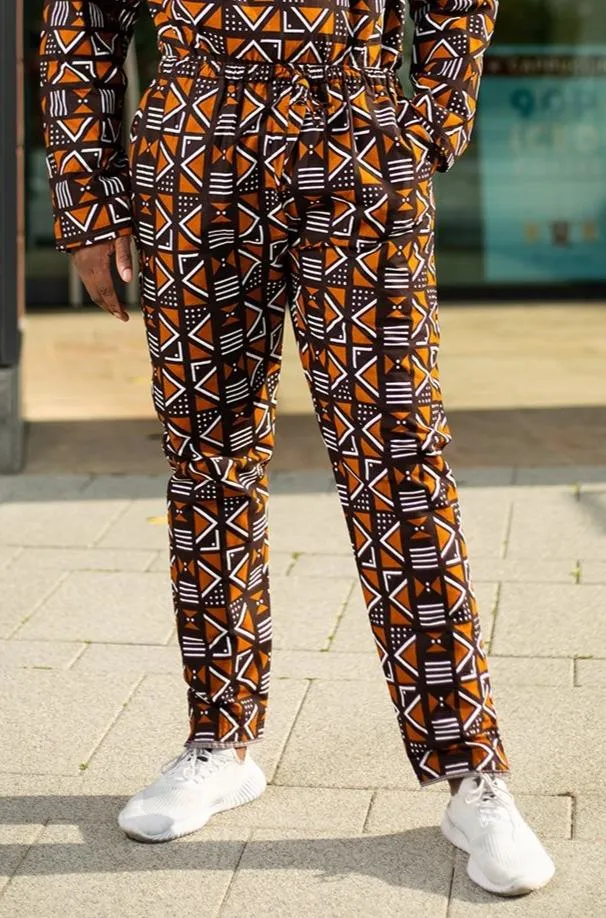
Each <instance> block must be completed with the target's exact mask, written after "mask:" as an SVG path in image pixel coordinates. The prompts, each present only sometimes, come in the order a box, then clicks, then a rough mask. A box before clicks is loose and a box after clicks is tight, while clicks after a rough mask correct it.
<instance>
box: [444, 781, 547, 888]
mask: <svg viewBox="0 0 606 918" xmlns="http://www.w3.org/2000/svg"><path fill="white" fill-rule="evenodd" d="M440 828H441V829H442V832H443V833H444V835H445V836H446V838H447V839H448V840H449V841H450V842H452V843H453V845H456V846H457V847H458V848H462V849H463V851H467V853H468V854H469V861H468V863H467V873H468V875H469V876H470V877H471V879H472V880H473V881H474V883H477V884H478V886H482V887H483V888H484V889H486V890H488V892H492V893H500V895H502V896H519V895H522V894H524V893H529V892H532V890H533V889H539V887H541V886H545V884H546V883H548V882H549V881H550V880H551V878H552V876H553V875H554V873H555V865H554V863H553V861H552V860H551V858H550V857H549V855H548V854H547V852H546V851H545V849H544V848H543V845H542V844H541V842H540V841H539V839H538V838H537V836H536V835H535V833H534V832H533V831H532V829H531V828H530V826H529V825H528V824H527V823H526V822H525V821H524V818H523V816H522V814H521V813H520V812H519V810H518V808H517V806H516V804H515V801H514V799H513V797H512V796H511V793H510V791H509V789H508V787H507V785H506V783H505V781H504V780H503V779H502V778H499V777H497V776H496V775H494V774H488V773H487V772H478V773H477V774H475V775H470V776H469V777H467V778H464V779H463V780H462V781H461V784H460V786H459V789H458V791H457V793H456V794H454V795H453V796H452V797H451V798H450V801H449V803H448V806H447V807H446V812H445V813H444V817H443V819H442V824H441V826H440Z"/></svg>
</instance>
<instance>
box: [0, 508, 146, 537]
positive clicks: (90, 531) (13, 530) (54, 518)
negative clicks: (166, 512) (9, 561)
mask: <svg viewBox="0 0 606 918" xmlns="http://www.w3.org/2000/svg"><path fill="white" fill-rule="evenodd" d="M127 506H128V505H127V503H126V501H106V500H97V501H93V500H91V501H86V502H85V501H79V500H55V501H51V500H49V501H47V502H37V503H36V504H35V505H34V504H33V503H32V502H27V501H14V502H10V503H4V504H0V543H1V544H3V545H27V546H30V547H31V546H38V545H47V546H54V547H69V546H73V547H75V548H81V547H82V546H84V545H93V544H94V543H95V542H96V541H97V540H98V539H99V538H100V537H101V536H102V535H103V533H104V532H105V530H106V529H107V527H108V526H109V525H110V523H112V522H113V521H114V520H115V519H117V518H118V517H119V516H120V514H121V513H123V512H124V510H125V509H126V507H127Z"/></svg>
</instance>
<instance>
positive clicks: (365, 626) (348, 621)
mask: <svg viewBox="0 0 606 918" xmlns="http://www.w3.org/2000/svg"><path fill="white" fill-rule="evenodd" d="M474 592H475V594H476V598H477V602H478V609H479V616H480V623H481V626H482V629H483V632H484V641H485V643H486V646H487V647H488V646H490V638H491V632H492V623H493V617H494V609H495V607H496V603H497V595H498V584H496V583H477V584H474ZM330 649H331V650H337V651H339V652H341V651H349V652H355V653H358V652H360V651H363V652H369V651H370V650H374V651H375V653H376V649H375V642H374V639H373V636H372V631H371V628H370V624H369V621H368V613H367V611H366V606H365V604H364V598H363V595H362V590H361V587H360V586H359V584H358V583H355V585H354V587H353V592H352V594H351V598H350V599H349V601H348V602H347V605H346V606H345V609H344V611H343V615H342V616H341V617H340V619H339V622H338V624H337V627H336V630H335V633H334V637H333V639H332V640H331V642H330Z"/></svg>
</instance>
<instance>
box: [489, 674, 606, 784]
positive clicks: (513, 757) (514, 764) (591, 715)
mask: <svg viewBox="0 0 606 918" xmlns="http://www.w3.org/2000/svg"><path fill="white" fill-rule="evenodd" d="M494 698H495V705H496V708H497V713H498V715H499V720H500V724H501V733H502V736H503V741H504V743H505V748H506V751H507V755H508V756H509V759H510V765H511V770H512V773H511V776H510V778H509V781H510V784H511V788H512V790H513V791H514V792H515V793H525V794H572V795H576V794H581V793H592V792H593V791H594V790H595V788H596V787H599V786H601V785H602V784H603V769H602V761H601V756H599V755H593V754H592V750H594V749H595V742H596V737H601V736H603V735H604V733H605V732H606V708H605V706H604V705H603V704H599V703H598V704H596V693H595V689H594V688H593V687H587V688H585V687H582V688H571V687H570V686H568V685H563V686H544V685H534V686H528V687H524V686H519V687H518V686H503V687H502V688H499V687H498V685H495V691H494ZM579 750H581V752H579ZM585 750H588V754H584V751H585Z"/></svg>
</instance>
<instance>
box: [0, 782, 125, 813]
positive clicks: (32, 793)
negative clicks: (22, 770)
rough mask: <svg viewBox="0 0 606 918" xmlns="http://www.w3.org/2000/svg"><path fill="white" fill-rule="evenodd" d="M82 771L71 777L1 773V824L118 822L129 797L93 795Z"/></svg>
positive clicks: (111, 794)
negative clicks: (117, 816) (89, 791)
mask: <svg viewBox="0 0 606 918" xmlns="http://www.w3.org/2000/svg"><path fill="white" fill-rule="evenodd" d="M83 774H84V773H81V774H79V775H78V776H77V777H76V776H73V777H71V778H68V777H65V776H64V775H49V774H32V775H27V774H21V775H16V774H0V824H2V825H28V824H32V825H45V824H46V823H49V822H50V823H55V822H71V823H72V824H74V825H77V824H78V823H80V822H87V823H89V822H104V823H108V824H109V823H111V824H112V825H113V824H115V822H116V814H117V813H118V811H119V810H120V808H121V807H122V806H123V805H124V804H125V803H126V800H127V797H126V796H124V795H117V794H113V793H110V794H90V793H88V792H87V790H86V786H85V784H84V782H83Z"/></svg>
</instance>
